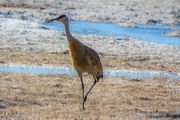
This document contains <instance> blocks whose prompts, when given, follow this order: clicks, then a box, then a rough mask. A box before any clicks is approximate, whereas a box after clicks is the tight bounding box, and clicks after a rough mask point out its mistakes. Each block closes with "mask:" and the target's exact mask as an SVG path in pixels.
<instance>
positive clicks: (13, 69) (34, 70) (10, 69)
mask: <svg viewBox="0 0 180 120" xmlns="http://www.w3.org/2000/svg"><path fill="white" fill-rule="evenodd" d="M0 72H3V73H27V74H44V75H53V74H54V75H55V74H65V75H77V73H76V71H75V70H73V69H70V68H43V67H28V66H26V67H24V66H7V65H0ZM104 76H105V77H125V78H137V79H139V78H140V79H141V78H168V79H174V80H180V73H158V72H134V71H127V70H105V71H104Z"/></svg>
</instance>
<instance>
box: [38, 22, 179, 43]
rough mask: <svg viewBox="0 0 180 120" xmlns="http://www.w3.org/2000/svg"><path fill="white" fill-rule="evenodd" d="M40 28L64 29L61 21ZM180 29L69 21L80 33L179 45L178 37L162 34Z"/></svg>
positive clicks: (171, 26) (150, 25)
mask: <svg viewBox="0 0 180 120" xmlns="http://www.w3.org/2000/svg"><path fill="white" fill-rule="evenodd" d="M40 27H41V28H45V29H52V30H57V31H64V27H63V25H62V24H61V23H59V22H56V21H53V22H45V23H43V24H41V26H40ZM174 28H175V29H177V30H180V24H178V25H160V24H148V25H136V26H134V27H123V26H120V25H117V24H113V23H93V22H88V21H71V22H70V30H71V31H72V32H75V33H80V34H96V35H102V36H107V35H112V36H130V37H133V38H137V39H140V40H144V41H148V42H153V43H158V44H165V45H173V46H180V37H169V36H165V35H164V34H167V33H171V32H172V29H174Z"/></svg>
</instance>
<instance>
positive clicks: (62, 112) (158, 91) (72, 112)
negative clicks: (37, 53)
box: [0, 74, 180, 120]
mask: <svg viewBox="0 0 180 120" xmlns="http://www.w3.org/2000/svg"><path fill="white" fill-rule="evenodd" d="M91 79H92V78H91V77H89V76H85V84H86V89H87V86H88V87H90V86H89V84H90V83H91V84H92V80H91ZM0 83H1V84H0V118H1V119H2V120H3V119H11V118H13V119H28V120H34V119H123V120H124V119H151V118H152V119H153V118H163V119H165V118H169V119H171V118H180V114H179V113H180V109H179V106H180V89H179V87H180V86H179V85H180V84H179V81H171V80H165V79H138V80H137V79H129V80H128V79H121V78H105V81H104V82H101V81H100V82H99V83H98V84H97V86H96V87H95V88H94V90H93V92H92V93H91V94H90V96H89V99H88V100H87V104H86V110H85V111H83V110H82V105H81V102H82V96H81V85H80V80H79V78H78V77H76V76H65V75H44V76H43V75H26V74H0Z"/></svg>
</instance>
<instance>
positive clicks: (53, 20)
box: [46, 18, 58, 22]
mask: <svg viewBox="0 0 180 120" xmlns="http://www.w3.org/2000/svg"><path fill="white" fill-rule="evenodd" d="M57 19H58V18H54V19H51V20H47V21H46V22H52V21H55V20H57Z"/></svg>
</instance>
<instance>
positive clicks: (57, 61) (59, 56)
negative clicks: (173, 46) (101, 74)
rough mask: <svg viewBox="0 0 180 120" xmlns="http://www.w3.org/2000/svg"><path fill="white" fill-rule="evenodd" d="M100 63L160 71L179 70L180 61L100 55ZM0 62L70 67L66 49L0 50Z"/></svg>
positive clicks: (108, 65) (112, 66) (106, 66)
mask: <svg viewBox="0 0 180 120" xmlns="http://www.w3.org/2000/svg"><path fill="white" fill-rule="evenodd" d="M100 57H101V60H102V64H103V66H104V67H105V68H108V69H109V68H112V69H113V68H117V67H118V68H119V69H138V70H148V71H149V70H153V71H162V72H179V71H180V63H179V62H175V61H174V62H171V61H166V60H161V59H160V60H159V59H150V58H149V57H147V58H145V57H141V56H137V57H131V58H126V57H124V56H117V55H114V56H113V55H112V56H110V55H108V56H107V55H104V54H101V55H100ZM0 63H1V64H9V63H11V64H12V63H14V64H25V65H32V64H39V65H41V64H51V65H55V66H59V65H60V66H61V65H62V64H66V65H68V66H69V67H71V65H70V64H71V63H70V60H69V55H68V51H64V52H62V53H58V52H49V53H46V52H34V53H33V52H20V51H18V52H17V51H16V52H12V51H11V52H9V51H6V50H4V51H1V52H0Z"/></svg>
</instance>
